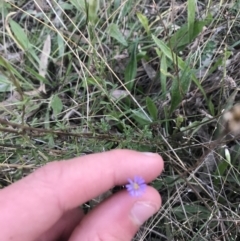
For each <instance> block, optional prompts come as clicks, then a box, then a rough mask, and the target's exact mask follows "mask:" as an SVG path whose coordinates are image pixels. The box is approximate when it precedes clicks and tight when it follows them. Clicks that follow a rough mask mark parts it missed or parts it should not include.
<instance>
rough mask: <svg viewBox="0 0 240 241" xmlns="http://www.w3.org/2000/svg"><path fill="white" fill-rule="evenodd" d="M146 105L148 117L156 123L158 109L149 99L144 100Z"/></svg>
mask: <svg viewBox="0 0 240 241" xmlns="http://www.w3.org/2000/svg"><path fill="white" fill-rule="evenodd" d="M146 105H147V109H148V112H149V114H150V116H151V117H152V119H153V120H154V121H156V120H157V117H158V109H157V107H156V105H155V103H154V102H153V100H152V99H151V98H150V97H147V98H146Z"/></svg>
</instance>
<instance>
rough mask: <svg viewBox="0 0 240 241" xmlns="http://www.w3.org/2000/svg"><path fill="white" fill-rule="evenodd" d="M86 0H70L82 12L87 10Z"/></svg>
mask: <svg viewBox="0 0 240 241" xmlns="http://www.w3.org/2000/svg"><path fill="white" fill-rule="evenodd" d="M85 1H86V0H70V2H71V4H72V5H73V6H75V8H76V9H77V10H78V11H80V12H85V11H86V6H85Z"/></svg>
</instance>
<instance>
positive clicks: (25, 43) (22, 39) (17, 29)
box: [9, 19, 39, 63]
mask: <svg viewBox="0 0 240 241" xmlns="http://www.w3.org/2000/svg"><path fill="white" fill-rule="evenodd" d="M9 23H10V26H11V29H12V32H13V34H14V37H15V38H16V40H17V42H18V44H19V45H20V46H21V47H22V48H23V49H24V50H25V51H26V52H27V53H29V54H30V55H31V56H32V57H33V58H34V59H35V60H36V62H37V63H39V58H38V56H37V55H36V53H35V52H34V50H33V47H32V44H31V43H30V41H29V39H28V37H27V35H26V33H25V32H24V30H23V29H22V27H21V26H20V25H19V24H18V23H16V22H15V21H13V20H12V19H10V20H9Z"/></svg>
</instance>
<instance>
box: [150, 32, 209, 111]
mask: <svg viewBox="0 0 240 241" xmlns="http://www.w3.org/2000/svg"><path fill="white" fill-rule="evenodd" d="M152 38H153V40H154V42H155V43H156V45H157V46H158V47H159V48H160V50H161V51H162V54H164V55H165V56H166V57H168V59H170V60H171V61H172V62H173V63H174V65H176V66H177V67H178V68H179V69H180V70H182V71H183V74H184V73H187V75H189V76H187V77H186V76H183V78H181V80H180V83H178V82H179V80H178V79H175V82H174V83H173V87H172V89H171V90H172V94H173V95H174V97H175V98H176V99H174V100H173V99H172V101H173V102H174V103H172V107H171V110H173V107H174V106H177V102H179V103H180V101H181V98H180V93H177V91H179V92H180V91H182V94H184V93H186V91H187V89H188V88H189V85H190V83H191V80H193V81H194V83H195V84H196V85H197V87H198V88H199V89H200V90H201V92H202V93H203V96H204V98H205V99H206V100H207V96H206V93H205V91H204V89H203V88H202V86H201V84H200V83H199V81H198V79H197V78H196V76H195V75H194V73H193V71H192V69H190V67H189V66H188V64H186V63H185V62H184V61H183V60H182V59H181V58H180V57H178V56H177V55H176V54H175V53H174V52H173V51H172V50H171V49H170V48H169V47H168V46H167V45H166V44H165V43H164V42H163V41H161V40H160V39H158V38H157V37H155V36H154V35H152ZM156 52H157V54H158V55H159V57H162V54H161V52H160V51H158V50H157V49H156ZM179 78H180V77H179ZM179 87H181V88H179Z"/></svg>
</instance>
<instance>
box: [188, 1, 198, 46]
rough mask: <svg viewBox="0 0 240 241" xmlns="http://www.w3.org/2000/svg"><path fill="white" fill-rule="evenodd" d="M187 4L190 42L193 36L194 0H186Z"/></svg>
mask: <svg viewBox="0 0 240 241" xmlns="http://www.w3.org/2000/svg"><path fill="white" fill-rule="evenodd" d="M187 5H188V40H189V43H190V42H191V40H192V38H193V36H194V22H195V12H196V1H195V0H188V2H187Z"/></svg>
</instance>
